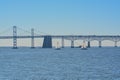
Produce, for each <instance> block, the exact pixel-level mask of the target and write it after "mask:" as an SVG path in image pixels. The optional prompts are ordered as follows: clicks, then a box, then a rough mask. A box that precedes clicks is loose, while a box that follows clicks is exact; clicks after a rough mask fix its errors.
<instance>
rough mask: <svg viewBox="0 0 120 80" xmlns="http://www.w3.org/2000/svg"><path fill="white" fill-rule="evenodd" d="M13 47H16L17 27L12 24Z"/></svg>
mask: <svg viewBox="0 0 120 80" xmlns="http://www.w3.org/2000/svg"><path fill="white" fill-rule="evenodd" d="M13 49H17V27H16V26H13Z"/></svg>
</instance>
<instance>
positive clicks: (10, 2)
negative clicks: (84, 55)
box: [0, 0, 120, 35]
mask: <svg viewBox="0 0 120 80" xmlns="http://www.w3.org/2000/svg"><path fill="white" fill-rule="evenodd" d="M119 4H120V0H0V27H1V29H0V31H3V30H5V29H8V28H11V30H12V26H14V25H15V26H18V27H20V28H22V29H25V30H30V29H31V28H34V29H35V30H39V31H40V32H43V33H46V34H47V33H48V34H51V35H59V34H60V35H62V34H67V35H71V34H73V35H88V34H89V35H90V34H91V35H93V34H94V35H119V34H120V5H119Z"/></svg>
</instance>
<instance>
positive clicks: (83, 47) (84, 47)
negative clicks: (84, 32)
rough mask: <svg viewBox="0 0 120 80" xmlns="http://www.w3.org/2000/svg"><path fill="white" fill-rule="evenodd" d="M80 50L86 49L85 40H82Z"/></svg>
mask: <svg viewBox="0 0 120 80" xmlns="http://www.w3.org/2000/svg"><path fill="white" fill-rule="evenodd" d="M81 50H87V47H86V45H85V41H83V45H82V46H81Z"/></svg>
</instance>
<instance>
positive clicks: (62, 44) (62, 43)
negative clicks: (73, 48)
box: [62, 37, 64, 48]
mask: <svg viewBox="0 0 120 80" xmlns="http://www.w3.org/2000/svg"><path fill="white" fill-rule="evenodd" d="M62 48H64V37H62Z"/></svg>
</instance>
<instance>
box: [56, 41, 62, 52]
mask: <svg viewBox="0 0 120 80" xmlns="http://www.w3.org/2000/svg"><path fill="white" fill-rule="evenodd" d="M55 50H61V48H60V46H59V42H57V46H56V48H55Z"/></svg>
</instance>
